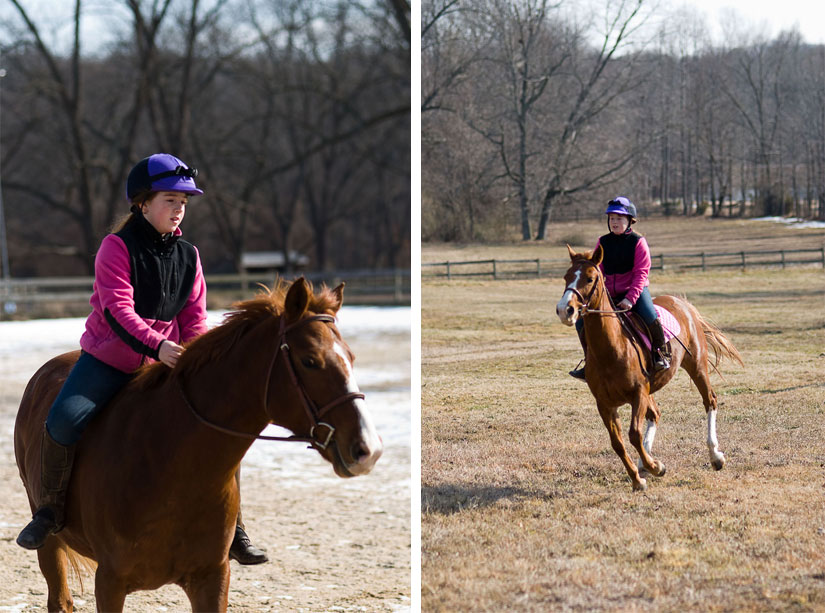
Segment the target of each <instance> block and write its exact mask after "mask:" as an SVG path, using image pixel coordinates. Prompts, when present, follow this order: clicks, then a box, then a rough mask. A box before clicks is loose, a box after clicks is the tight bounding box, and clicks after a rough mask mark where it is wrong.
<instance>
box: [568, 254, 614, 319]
mask: <svg viewBox="0 0 825 613" xmlns="http://www.w3.org/2000/svg"><path fill="white" fill-rule="evenodd" d="M583 263H584V264H586V265H589V266H592V267H593V268H594V269H595V270H596V275H597V278H596V282H595V283H593V287H592V288H590V291H589V292H588V293H587V296H586V297H585V296H583V295H582V293H581V292H580V291H579V290H577V289H576V288H575V287H567V288H566V289H565V291H568V292H572V293H573V294H575V296H576V298H578V299H579V302H581V306H580V307H579V317H584V316H585V315H590V314H593V315H617V316H618V315H619V313H627V312H628V311H629V310H630V309H616V308H613V309H610V310H602V309H591V308H589V307H588V306H587V305H588V304H590V299H591V298H593V294H595V293H596V290H597V289H598V288H599V287H600V286H601V287H604V277H603V276H602V271H601V270H599V266H598V264H594V263H593V262H590V261H588V262H583ZM605 289H606V288H605Z"/></svg>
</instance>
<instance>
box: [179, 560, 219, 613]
mask: <svg viewBox="0 0 825 613" xmlns="http://www.w3.org/2000/svg"><path fill="white" fill-rule="evenodd" d="M180 586H181V587H182V588H183V591H184V592H186V596H187V597H188V598H189V603H190V604H191V605H192V611H193V613H197V612H198V611H203V612H204V613H216V612H218V613H224V612H225V611H226V607H227V606H228V605H229V558H227V559H226V561H225V562H224V563H223V564H221V565H220V566H217V567H215V568H214V569H212V570H210V571H208V572H202V573H199V574H198V575H197V576H194V577H189V578H188V579H186V581H183V582H181V583H180Z"/></svg>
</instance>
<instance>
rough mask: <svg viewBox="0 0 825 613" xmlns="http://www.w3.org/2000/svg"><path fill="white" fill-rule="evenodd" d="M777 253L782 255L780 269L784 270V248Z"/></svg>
mask: <svg viewBox="0 0 825 613" xmlns="http://www.w3.org/2000/svg"><path fill="white" fill-rule="evenodd" d="M779 253H780V255H781V257H782V269H783V270H784V269H785V250H784V249H782V250H781V251H780V252H779Z"/></svg>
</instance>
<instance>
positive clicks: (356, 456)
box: [352, 442, 370, 462]
mask: <svg viewBox="0 0 825 613" xmlns="http://www.w3.org/2000/svg"><path fill="white" fill-rule="evenodd" d="M369 454H370V451H369V449H367V447H366V445H364V444H363V443H361V442H358V443H355V444H354V445H353V446H352V459H353V461H355V462H360V461H361V460H363V459H364V458H366V457H367V456H368V455H369Z"/></svg>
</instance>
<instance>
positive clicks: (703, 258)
mask: <svg viewBox="0 0 825 613" xmlns="http://www.w3.org/2000/svg"><path fill="white" fill-rule="evenodd" d="M702 272H707V267H706V266H705V252H704V251H703V252H702Z"/></svg>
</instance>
